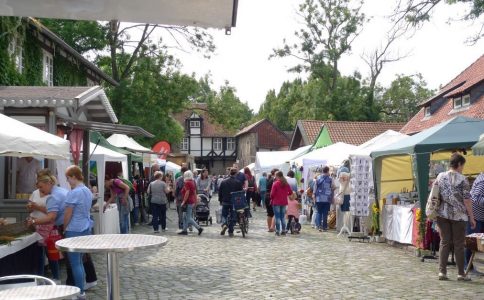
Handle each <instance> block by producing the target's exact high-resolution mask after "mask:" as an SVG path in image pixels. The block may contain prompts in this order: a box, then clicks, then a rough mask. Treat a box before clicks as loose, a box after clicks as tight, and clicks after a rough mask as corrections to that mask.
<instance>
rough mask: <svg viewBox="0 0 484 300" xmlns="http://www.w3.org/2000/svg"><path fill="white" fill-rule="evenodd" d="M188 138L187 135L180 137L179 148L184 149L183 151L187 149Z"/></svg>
mask: <svg viewBox="0 0 484 300" xmlns="http://www.w3.org/2000/svg"><path fill="white" fill-rule="evenodd" d="M188 141H189V140H188V138H187V137H184V138H183V139H182V142H181V144H180V150H184V151H188Z"/></svg>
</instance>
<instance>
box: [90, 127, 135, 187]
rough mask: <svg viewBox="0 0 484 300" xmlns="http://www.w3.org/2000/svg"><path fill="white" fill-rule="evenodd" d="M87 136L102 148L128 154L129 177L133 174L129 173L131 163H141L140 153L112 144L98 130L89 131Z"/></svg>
mask: <svg viewBox="0 0 484 300" xmlns="http://www.w3.org/2000/svg"><path fill="white" fill-rule="evenodd" d="M89 138H90V140H91V143H94V144H98V145H99V146H102V147H104V148H108V149H110V150H113V151H116V152H118V153H121V154H124V155H127V156H128V166H129V167H128V176H129V177H130V178H131V177H132V176H133V174H131V173H132V170H131V169H132V168H131V165H132V163H143V157H141V156H140V155H137V154H135V153H133V152H130V151H128V150H125V149H122V148H118V147H116V146H113V145H112V144H110V143H109V142H108V141H107V140H106V138H105V137H103V136H102V135H101V134H100V133H99V132H96V131H91V133H90V136H89Z"/></svg>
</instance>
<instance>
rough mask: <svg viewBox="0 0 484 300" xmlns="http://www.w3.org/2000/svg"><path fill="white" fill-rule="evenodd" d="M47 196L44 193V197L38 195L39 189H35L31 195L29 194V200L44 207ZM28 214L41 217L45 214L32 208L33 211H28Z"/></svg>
mask: <svg viewBox="0 0 484 300" xmlns="http://www.w3.org/2000/svg"><path fill="white" fill-rule="evenodd" d="M47 197H48V195H46V196H44V197H40V192H39V190H35V191H33V192H32V195H31V196H30V201H32V202H34V203H36V204H37V205H39V206H44V207H45V206H46V202H47ZM30 216H31V217H32V218H42V217H44V216H46V214H44V213H43V212H41V211H38V210H34V211H33V212H31V213H30Z"/></svg>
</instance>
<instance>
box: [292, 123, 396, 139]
mask: <svg viewBox="0 0 484 300" xmlns="http://www.w3.org/2000/svg"><path fill="white" fill-rule="evenodd" d="M298 123H299V124H300V125H301V126H302V127H303V132H304V133H303V134H306V137H307V141H308V143H309V144H313V143H314V141H315V140H316V138H317V137H318V135H319V133H320V131H321V128H322V127H323V126H326V127H327V128H328V132H329V136H330V137H331V141H332V142H333V143H338V142H343V143H346V144H351V145H361V144H363V143H365V142H366V141H368V140H370V139H372V138H374V137H376V136H378V135H380V134H382V133H383V132H385V131H387V130H395V131H400V129H402V127H403V125H404V123H385V122H351V121H317V120H301V121H298Z"/></svg>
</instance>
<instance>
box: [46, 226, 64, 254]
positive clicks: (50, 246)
mask: <svg viewBox="0 0 484 300" xmlns="http://www.w3.org/2000/svg"><path fill="white" fill-rule="evenodd" d="M59 240H62V236H61V235H60V234H59V231H58V230H57V228H54V229H52V231H51V232H50V234H49V236H48V237H47V238H46V239H45V245H46V246H47V258H49V260H51V261H58V260H60V259H61V253H60V251H59V250H58V249H57V248H56V247H55V243H56V242H57V241H59Z"/></svg>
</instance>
